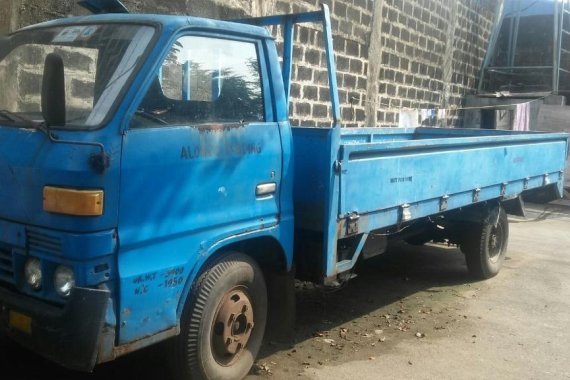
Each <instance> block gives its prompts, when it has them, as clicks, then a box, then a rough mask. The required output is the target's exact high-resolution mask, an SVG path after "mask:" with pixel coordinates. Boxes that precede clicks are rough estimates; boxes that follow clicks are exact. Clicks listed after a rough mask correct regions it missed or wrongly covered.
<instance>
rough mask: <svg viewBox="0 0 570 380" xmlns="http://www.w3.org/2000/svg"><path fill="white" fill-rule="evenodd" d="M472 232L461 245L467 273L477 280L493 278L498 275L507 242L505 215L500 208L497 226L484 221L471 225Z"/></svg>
mask: <svg viewBox="0 0 570 380" xmlns="http://www.w3.org/2000/svg"><path fill="white" fill-rule="evenodd" d="M473 228H474V230H473V231H472V233H470V234H469V236H467V237H466V238H465V240H464V242H463V243H462V244H461V250H462V251H463V253H465V260H466V262H467V268H468V269H469V273H470V274H471V275H472V276H473V277H474V278H476V279H478V280H484V279H488V278H491V277H494V276H496V275H497V273H499V271H500V270H501V267H502V266H503V262H504V261H505V254H506V252H507V243H508V240H509V221H508V219H507V213H506V212H505V210H504V209H503V208H502V207H500V209H499V219H498V222H497V225H494V221H490V220H488V219H487V220H485V221H483V222H482V223H475V224H473Z"/></svg>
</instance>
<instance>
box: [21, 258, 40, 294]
mask: <svg viewBox="0 0 570 380" xmlns="http://www.w3.org/2000/svg"><path fill="white" fill-rule="evenodd" d="M24 277H25V278H26V282H27V283H28V285H30V287H31V288H32V289H34V290H39V289H40V288H41V287H42V265H41V263H40V260H38V259H28V260H27V261H26V264H25V265H24Z"/></svg>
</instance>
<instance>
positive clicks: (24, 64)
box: [0, 24, 155, 129]
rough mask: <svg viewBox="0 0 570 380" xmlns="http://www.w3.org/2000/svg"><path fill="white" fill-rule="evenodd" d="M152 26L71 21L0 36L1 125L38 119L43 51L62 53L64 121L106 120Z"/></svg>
mask: <svg viewBox="0 0 570 380" xmlns="http://www.w3.org/2000/svg"><path fill="white" fill-rule="evenodd" d="M154 32H155V30H154V28H153V27H150V26H141V25H125V24H122V25H119V24H101V25H93V24H90V25H73V26H62V27H53V28H42V29H29V30H24V31H21V32H17V33H15V34H13V35H11V36H9V37H7V38H4V39H2V40H0V86H1V88H2V90H1V91H0V124H3V125H14V126H23V127H29V126H32V125H35V124H37V123H42V122H43V121H44V120H43V117H42V110H41V104H42V99H41V98H42V81H43V74H44V62H45V59H46V56H47V55H48V54H52V53H54V54H57V55H59V56H60V57H61V58H62V61H63V65H64V73H65V105H66V107H65V109H66V124H65V126H54V127H58V128H59V127H65V128H69V129H89V128H94V127H97V126H99V125H100V124H101V123H102V122H103V121H105V119H106V117H107V115H108V114H109V113H110V111H111V109H112V107H113V105H114V104H115V103H116V102H117V99H118V97H119V95H120V94H121V90H122V89H123V88H124V87H125V83H126V82H127V81H128V80H129V79H130V78H131V76H132V75H133V73H134V72H135V71H136V69H137V67H138V65H139V63H140V61H141V59H140V58H141V56H142V55H143V54H144V52H145V51H146V49H147V47H148V46H149V42H150V40H151V38H152V36H153V35H154Z"/></svg>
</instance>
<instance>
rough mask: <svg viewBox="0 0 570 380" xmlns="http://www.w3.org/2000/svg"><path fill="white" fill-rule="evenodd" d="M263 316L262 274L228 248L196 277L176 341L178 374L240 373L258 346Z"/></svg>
mask: <svg viewBox="0 0 570 380" xmlns="http://www.w3.org/2000/svg"><path fill="white" fill-rule="evenodd" d="M266 318H267V290H266V286H265V281H264V279H263V274H262V272H261V270H260V269H259V267H258V266H257V264H256V263H255V262H254V261H253V260H252V259H250V258H249V257H248V256H245V255H242V254H239V253H230V254H228V255H227V256H225V257H222V258H221V259H219V260H218V261H216V262H214V263H212V264H211V265H210V266H209V268H208V269H207V270H206V271H205V272H203V273H202V274H201V275H200V277H199V278H198V280H197V282H196V285H195V286H194V288H193V290H192V292H191V294H190V296H189V300H188V302H187V305H186V306H185V310H184V312H183V315H182V320H181V334H180V336H179V337H178V338H177V341H175V342H174V348H175V353H174V360H175V362H174V371H175V374H176V378H177V379H194V380H198V379H208V380H213V379H224V380H231V379H242V378H243V377H245V376H246V375H247V373H248V372H249V370H250V368H251V366H252V365H253V361H254V360H255V357H256V355H257V353H258V351H259V348H260V347H261V342H262V339H263V333H264V330H265V323H266Z"/></svg>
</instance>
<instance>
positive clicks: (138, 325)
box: [118, 34, 282, 344]
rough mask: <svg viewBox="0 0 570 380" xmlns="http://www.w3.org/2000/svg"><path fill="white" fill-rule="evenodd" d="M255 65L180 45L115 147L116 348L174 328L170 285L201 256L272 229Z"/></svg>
mask: <svg viewBox="0 0 570 380" xmlns="http://www.w3.org/2000/svg"><path fill="white" fill-rule="evenodd" d="M262 56H263V52H262V44H261V42H260V41H256V40H250V39H245V38H243V39H238V38H235V37H232V38H231V39H230V38H227V39H225V38H220V37H219V35H218V36H216V37H213V36H212V37H210V36H207V35H203V34H202V35H188V36H183V37H181V38H179V39H178V40H177V41H176V42H175V43H174V45H173V46H172V47H171V49H170V53H169V54H168V56H167V57H166V59H165V60H164V62H163V63H162V65H161V67H160V69H159V70H157V71H156V75H154V76H153V77H152V78H150V80H149V81H148V83H147V84H146V86H145V87H146V89H145V90H144V92H145V95H144V96H143V98H142V100H141V101H140V104H139V105H138V107H137V109H136V112H135V114H134V116H133V117H132V120H131V121H130V124H129V128H128V130H127V131H126V133H125V134H124V139H123V150H122V167H121V173H122V174H121V175H122V178H121V201H120V210H119V240H120V246H121V248H120V252H119V258H118V268H119V272H120V293H121V297H120V301H119V302H120V305H119V309H118V310H119V311H120V313H119V314H120V315H119V321H120V326H121V331H120V335H119V341H120V342H119V343H121V344H122V343H126V342H130V341H133V340H136V339H139V338H141V337H143V336H145V335H148V333H153V332H157V331H162V330H165V329H167V328H170V327H172V326H174V325H175V323H176V305H177V303H178V299H179V297H180V296H181V293H182V288H183V286H184V282H183V281H182V279H185V278H186V277H185V276H188V274H189V272H190V271H191V270H192V267H193V264H194V263H195V262H196V261H198V260H199V258H200V255H201V254H203V252H204V250H206V249H208V247H209V246H211V245H212V244H214V243H215V242H218V241H220V240H222V239H224V238H227V237H228V236H231V235H234V234H239V233H245V232H247V231H252V230H256V229H259V228H262V227H267V226H271V225H274V224H276V223H277V222H278V220H279V185H280V179H281V159H282V158H281V154H282V153H281V142H280V133H279V127H278V124H277V123H275V122H273V121H272V120H269V119H270V118H273V116H272V114H271V112H272V111H271V107H270V106H269V105H270V104H271V103H270V102H271V96H270V95H269V85H268V84H267V83H264V81H262V78H264V75H265V71H264V70H265V66H264V65H263V63H261V64H260V62H263V60H260V57H262ZM266 82H267V81H266Z"/></svg>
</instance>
